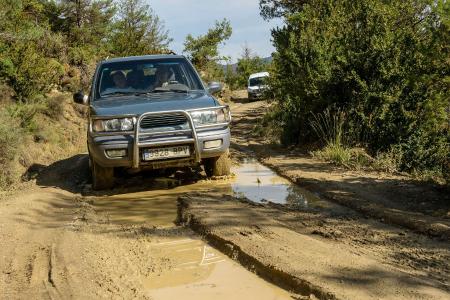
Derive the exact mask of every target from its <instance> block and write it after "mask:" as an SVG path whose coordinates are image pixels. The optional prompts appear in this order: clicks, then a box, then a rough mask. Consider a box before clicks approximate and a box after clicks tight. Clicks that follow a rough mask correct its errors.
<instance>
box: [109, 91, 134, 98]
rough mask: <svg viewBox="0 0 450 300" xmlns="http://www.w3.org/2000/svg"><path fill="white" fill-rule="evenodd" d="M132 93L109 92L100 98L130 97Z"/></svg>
mask: <svg viewBox="0 0 450 300" xmlns="http://www.w3.org/2000/svg"><path fill="white" fill-rule="evenodd" d="M130 94H132V93H130V92H111V93H107V94H102V97H104V96H125V95H130Z"/></svg>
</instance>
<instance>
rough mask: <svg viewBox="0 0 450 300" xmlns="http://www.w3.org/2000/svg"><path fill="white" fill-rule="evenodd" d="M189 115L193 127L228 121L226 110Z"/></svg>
mask: <svg viewBox="0 0 450 300" xmlns="http://www.w3.org/2000/svg"><path fill="white" fill-rule="evenodd" d="M190 114H191V117H192V120H193V121H194V125H195V126H201V125H211V124H217V123H227V122H229V121H230V120H229V110H228V108H220V109H214V110H203V111H194V112H191V113H190Z"/></svg>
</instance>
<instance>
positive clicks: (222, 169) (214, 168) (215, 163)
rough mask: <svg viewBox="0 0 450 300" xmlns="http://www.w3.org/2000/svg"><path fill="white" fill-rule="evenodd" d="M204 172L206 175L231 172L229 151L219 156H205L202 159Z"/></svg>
mask: <svg viewBox="0 0 450 300" xmlns="http://www.w3.org/2000/svg"><path fill="white" fill-rule="evenodd" d="M204 167H205V172H206V175H207V176H208V177H212V176H226V175H230V174H231V171H230V169H231V161H230V153H229V152H228V150H227V152H225V153H224V154H222V155H221V156H219V157H213V158H207V159H205V161H204Z"/></svg>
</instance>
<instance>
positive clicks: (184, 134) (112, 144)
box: [88, 109, 231, 169]
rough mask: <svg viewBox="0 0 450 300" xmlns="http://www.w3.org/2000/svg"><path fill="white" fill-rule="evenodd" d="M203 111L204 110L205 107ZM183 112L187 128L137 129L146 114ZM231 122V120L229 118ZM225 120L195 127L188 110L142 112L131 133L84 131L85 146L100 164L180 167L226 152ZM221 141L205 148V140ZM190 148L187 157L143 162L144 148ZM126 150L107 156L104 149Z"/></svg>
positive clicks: (227, 128)
mask: <svg viewBox="0 0 450 300" xmlns="http://www.w3.org/2000/svg"><path fill="white" fill-rule="evenodd" d="M205 110H206V109H205ZM171 113H183V114H185V115H186V118H187V119H188V123H189V125H190V129H188V130H174V131H170V132H168V131H166V132H152V133H146V132H142V131H141V130H139V128H140V122H141V120H142V119H143V118H144V117H146V116H149V115H155V114H171ZM230 121H231V119H230ZM229 123H230V122H227V123H223V124H217V125H214V126H210V125H208V126H204V127H201V128H195V126H194V123H193V121H192V118H191V117H190V115H189V113H188V112H184V111H183V112H182V111H170V112H158V113H145V114H143V115H141V116H139V118H137V121H136V124H135V130H134V132H127V133H116V134H108V135H102V134H93V133H92V131H91V130H90V132H89V134H88V148H89V153H90V155H91V157H92V158H93V159H94V160H95V161H96V163H98V164H99V165H101V166H103V167H126V168H133V169H141V168H150V169H159V168H167V167H182V166H192V165H196V164H199V163H200V162H201V161H202V160H203V159H205V158H211V157H218V156H220V155H222V154H223V153H226V151H227V150H228V148H229V146H230V138H231V135H230V129H229ZM215 140H222V144H221V146H220V147H217V148H208V149H207V148H205V142H208V141H215ZM185 145H188V146H189V147H190V150H191V151H190V153H191V156H190V157H186V158H176V159H164V160H156V161H144V160H143V155H142V151H143V149H148V148H160V147H167V146H185ZM123 149H126V155H125V156H124V157H118V158H111V157H109V156H108V155H107V151H108V150H123Z"/></svg>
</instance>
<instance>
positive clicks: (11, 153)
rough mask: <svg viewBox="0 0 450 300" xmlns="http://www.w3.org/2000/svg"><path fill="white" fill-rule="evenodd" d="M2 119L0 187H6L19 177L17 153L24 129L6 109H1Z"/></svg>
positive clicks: (0, 127) (0, 130)
mask: <svg viewBox="0 0 450 300" xmlns="http://www.w3.org/2000/svg"><path fill="white" fill-rule="evenodd" d="M0 119H1V120H2V122H0V166H1V168H0V189H6V188H7V187H8V186H10V185H11V184H13V183H15V182H16V180H17V178H19V175H18V170H17V169H16V166H17V154H18V151H19V148H20V145H21V140H22V136H23V131H22V129H21V128H20V127H19V126H17V124H18V122H19V121H18V120H17V119H15V118H13V117H11V116H10V114H9V113H8V112H7V111H6V110H4V109H0Z"/></svg>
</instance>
